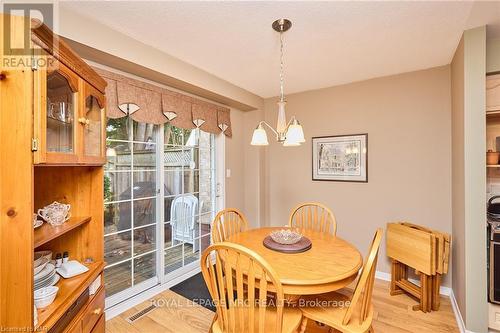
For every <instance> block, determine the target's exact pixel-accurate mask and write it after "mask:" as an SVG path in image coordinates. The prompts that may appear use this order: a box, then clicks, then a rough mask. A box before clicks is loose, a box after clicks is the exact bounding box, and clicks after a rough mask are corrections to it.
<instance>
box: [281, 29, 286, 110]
mask: <svg viewBox="0 0 500 333" xmlns="http://www.w3.org/2000/svg"><path fill="white" fill-rule="evenodd" d="M283 52H284V51H283V31H280V101H281V102H284V101H285V90H284V87H283V86H284V73H283V71H284V70H283V68H284V61H283Z"/></svg>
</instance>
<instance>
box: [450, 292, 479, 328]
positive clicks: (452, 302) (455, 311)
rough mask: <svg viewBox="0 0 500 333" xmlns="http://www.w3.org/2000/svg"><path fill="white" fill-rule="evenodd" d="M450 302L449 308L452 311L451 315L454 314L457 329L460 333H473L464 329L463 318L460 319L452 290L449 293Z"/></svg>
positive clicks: (460, 315)
mask: <svg viewBox="0 0 500 333" xmlns="http://www.w3.org/2000/svg"><path fill="white" fill-rule="evenodd" d="M450 302H451V308H452V309H453V313H454V314H455V318H456V320H457V325H458V329H459V330H460V333H474V332H472V331H469V330H467V329H466V328H465V323H464V318H463V317H462V314H461V313H460V309H459V308H458V303H457V299H456V298H455V294H454V293H453V290H452V291H451V293H450Z"/></svg>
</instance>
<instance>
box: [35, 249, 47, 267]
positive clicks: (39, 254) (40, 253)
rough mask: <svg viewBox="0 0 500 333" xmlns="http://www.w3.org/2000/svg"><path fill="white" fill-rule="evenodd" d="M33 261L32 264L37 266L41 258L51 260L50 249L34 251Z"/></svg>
mask: <svg viewBox="0 0 500 333" xmlns="http://www.w3.org/2000/svg"><path fill="white" fill-rule="evenodd" d="M34 258H35V259H34V263H33V266H34V267H37V266H38V265H40V262H41V261H42V260H43V258H47V259H48V260H49V261H51V260H52V251H36V252H35V254H34Z"/></svg>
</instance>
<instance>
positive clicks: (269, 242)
mask: <svg viewBox="0 0 500 333" xmlns="http://www.w3.org/2000/svg"><path fill="white" fill-rule="evenodd" d="M262 243H263V244H264V246H265V247H267V248H268V249H270V250H273V251H277V252H282V253H300V252H305V251H307V250H309V249H310V248H311V247H312V243H311V240H310V239H309V238H307V237H304V236H302V238H301V239H300V240H299V241H298V242H297V243H295V244H280V243H276V242H275V241H273V239H272V238H271V236H267V237H266V238H264V240H263V241H262Z"/></svg>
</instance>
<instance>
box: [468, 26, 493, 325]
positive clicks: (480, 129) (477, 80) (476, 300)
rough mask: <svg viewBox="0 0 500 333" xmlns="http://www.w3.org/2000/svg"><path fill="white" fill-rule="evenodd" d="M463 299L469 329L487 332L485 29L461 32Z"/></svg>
mask: <svg viewBox="0 0 500 333" xmlns="http://www.w3.org/2000/svg"><path fill="white" fill-rule="evenodd" d="M463 38H464V145H463V147H464V158H465V164H464V197H465V198H464V207H465V220H464V222H465V230H464V232H465V292H466V295H465V299H466V314H467V315H466V320H465V324H466V327H467V329H468V330H470V331H473V332H487V331H488V303H487V285H486V282H487V273H486V246H485V244H486V233H485V223H484V221H486V210H485V207H486V156H485V151H486V100H485V99H486V97H485V96H486V80H485V78H486V29H485V27H479V28H475V29H471V30H467V31H465V32H464V37H463Z"/></svg>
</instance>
